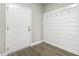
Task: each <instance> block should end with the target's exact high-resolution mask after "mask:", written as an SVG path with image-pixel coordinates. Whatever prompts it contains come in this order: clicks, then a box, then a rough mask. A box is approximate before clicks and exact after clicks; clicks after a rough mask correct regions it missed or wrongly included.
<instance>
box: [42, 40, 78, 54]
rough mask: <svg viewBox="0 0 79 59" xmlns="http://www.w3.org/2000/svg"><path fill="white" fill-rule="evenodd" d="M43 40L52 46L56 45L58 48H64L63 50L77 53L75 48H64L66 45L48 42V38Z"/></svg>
mask: <svg viewBox="0 0 79 59" xmlns="http://www.w3.org/2000/svg"><path fill="white" fill-rule="evenodd" d="M43 42H46V43H48V44H50V45H53V46H56V47H58V48H60V49H63V50H65V51H69V52H71V53H73V54H76V55H79V52H78V51H76V50H72V49H69V48H66V47H64V46H61V45H58V44H55V43H52V42H50V41H48V40H43Z"/></svg>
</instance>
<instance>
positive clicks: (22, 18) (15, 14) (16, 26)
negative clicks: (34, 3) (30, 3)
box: [6, 4, 32, 52]
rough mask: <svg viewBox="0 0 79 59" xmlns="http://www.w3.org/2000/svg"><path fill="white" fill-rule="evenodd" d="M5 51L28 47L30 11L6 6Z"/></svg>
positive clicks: (14, 6)
mask: <svg viewBox="0 0 79 59" xmlns="http://www.w3.org/2000/svg"><path fill="white" fill-rule="evenodd" d="M6 18H7V20H6V23H7V25H6V30H7V31H6V37H7V50H8V51H9V52H13V51H16V50H19V49H22V48H25V47H28V46H29V45H30V44H31V41H32V39H31V38H32V36H31V34H32V31H31V9H29V8H24V7H22V6H19V5H16V4H7V12H6Z"/></svg>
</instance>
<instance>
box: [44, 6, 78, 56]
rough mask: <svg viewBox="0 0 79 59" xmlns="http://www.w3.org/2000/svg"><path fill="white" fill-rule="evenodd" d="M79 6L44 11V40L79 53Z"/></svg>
mask: <svg viewBox="0 0 79 59" xmlns="http://www.w3.org/2000/svg"><path fill="white" fill-rule="evenodd" d="M78 13H79V6H76V7H72V8H65V9H61V10H57V11H51V12H48V13H44V28H43V29H44V40H46V41H49V42H51V43H52V44H53V45H56V46H58V47H60V48H62V49H65V50H67V51H70V52H72V53H75V54H77V55H79V14H78Z"/></svg>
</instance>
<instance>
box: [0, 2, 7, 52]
mask: <svg viewBox="0 0 79 59" xmlns="http://www.w3.org/2000/svg"><path fill="white" fill-rule="evenodd" d="M5 13H6V12H5V4H2V3H0V53H3V52H5V44H6V43H5V38H6V37H5V34H6V30H5V29H6V26H5V22H6V20H5V18H6V17H5V15H6V14H5Z"/></svg>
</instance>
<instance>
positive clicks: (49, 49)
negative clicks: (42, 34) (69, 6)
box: [8, 42, 76, 56]
mask: <svg viewBox="0 0 79 59" xmlns="http://www.w3.org/2000/svg"><path fill="white" fill-rule="evenodd" d="M8 56H76V55H75V54H72V53H70V52H68V51H65V50H62V49H60V48H58V47H55V46H52V45H50V44H47V43H44V42H43V43H40V44H38V45H35V46H32V47H28V48H25V49H22V50H19V51H16V52H14V53H12V54H9V55H8Z"/></svg>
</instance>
